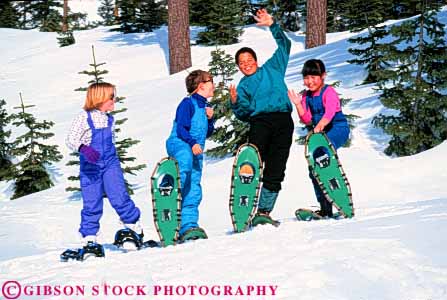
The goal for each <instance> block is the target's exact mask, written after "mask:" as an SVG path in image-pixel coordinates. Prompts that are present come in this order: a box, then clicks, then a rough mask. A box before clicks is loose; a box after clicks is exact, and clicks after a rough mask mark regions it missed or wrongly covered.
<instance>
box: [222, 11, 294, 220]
mask: <svg viewBox="0 0 447 300" xmlns="http://www.w3.org/2000/svg"><path fill="white" fill-rule="evenodd" d="M255 19H256V21H257V24H256V25H258V26H268V27H269V28H270V31H271V33H272V35H273V37H274V38H275V41H276V44H277V45H278V48H277V49H276V51H275V53H274V54H273V56H272V57H271V58H270V59H269V60H267V61H266V62H265V63H264V64H263V65H262V66H260V67H259V66H258V63H257V57H256V53H255V52H254V51H253V49H251V48H248V47H243V48H241V49H239V50H238V51H237V52H236V55H235V59H236V64H237V65H238V67H239V70H241V72H242V73H243V74H244V75H245V76H244V77H243V78H242V79H241V80H240V82H239V84H238V86H237V89H236V88H235V86H234V85H231V86H230V96H231V108H232V109H233V112H234V114H235V116H236V117H237V118H238V119H240V120H242V121H248V122H249V123H250V131H249V137H248V140H249V142H250V143H252V144H254V145H256V146H257V147H258V149H259V152H260V155H261V159H262V161H263V162H264V173H263V177H262V182H263V184H262V189H261V195H260V199H259V205H258V211H257V213H256V216H255V217H254V218H253V220H252V225H253V226H255V225H257V224H264V223H270V224H275V223H276V222H275V221H273V220H272V219H271V217H270V213H271V211H272V210H273V208H274V205H275V202H276V199H277V197H278V193H279V191H280V190H281V183H282V181H283V180H284V176H285V170H286V164H287V159H288V157H289V151H290V146H291V145H292V135H293V129H294V124H293V120H292V116H291V112H292V105H291V104H290V101H289V98H288V96H287V86H286V84H285V82H284V77H285V73H286V69H287V64H288V61H289V54H290V47H291V42H290V40H289V39H288V38H287V36H286V35H285V34H284V32H283V31H282V30H281V29H280V27H279V25H278V24H276V23H275V22H274V20H273V18H272V16H271V15H269V14H268V13H267V11H266V10H265V9H261V10H258V11H257V12H256V17H255Z"/></svg>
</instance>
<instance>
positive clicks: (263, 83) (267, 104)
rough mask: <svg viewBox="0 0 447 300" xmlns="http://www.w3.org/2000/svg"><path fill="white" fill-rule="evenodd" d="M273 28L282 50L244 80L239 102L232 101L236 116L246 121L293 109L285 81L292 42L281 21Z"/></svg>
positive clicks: (271, 29)
mask: <svg viewBox="0 0 447 300" xmlns="http://www.w3.org/2000/svg"><path fill="white" fill-rule="evenodd" d="M270 31H271V32H272V35H273V37H274V38H275V41H276V44H277V45H278V49H276V51H275V53H274V54H273V56H272V57H271V58H270V59H269V60H268V61H267V62H265V64H264V65H262V66H261V67H258V69H257V70H256V73H254V74H252V75H250V76H244V77H243V78H242V79H241V81H240V82H239V85H238V86H237V101H236V103H235V104H232V103H231V101H230V104H231V108H232V109H233V112H234V114H235V116H236V117H237V118H238V119H239V120H242V121H248V120H249V119H250V117H253V116H256V115H259V114H264V113H272V112H292V105H291V104H290V100H289V97H288V96H287V86H286V83H285V82H284V77H285V73H286V69H287V63H288V62H289V54H290V45H291V43H290V40H289V38H287V36H286V35H285V34H284V32H283V31H282V30H281V28H280V27H279V25H278V24H276V23H274V24H272V25H271V26H270Z"/></svg>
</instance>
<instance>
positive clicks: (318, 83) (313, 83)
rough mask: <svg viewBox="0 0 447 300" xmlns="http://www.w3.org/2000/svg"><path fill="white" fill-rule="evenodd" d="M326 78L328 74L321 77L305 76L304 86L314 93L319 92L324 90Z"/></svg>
mask: <svg viewBox="0 0 447 300" xmlns="http://www.w3.org/2000/svg"><path fill="white" fill-rule="evenodd" d="M324 78H326V73H323V74H322V75H321V76H320V75H306V76H304V85H305V86H306V87H307V88H308V89H309V90H310V91H312V92H318V91H320V90H321V89H322V88H323V85H324Z"/></svg>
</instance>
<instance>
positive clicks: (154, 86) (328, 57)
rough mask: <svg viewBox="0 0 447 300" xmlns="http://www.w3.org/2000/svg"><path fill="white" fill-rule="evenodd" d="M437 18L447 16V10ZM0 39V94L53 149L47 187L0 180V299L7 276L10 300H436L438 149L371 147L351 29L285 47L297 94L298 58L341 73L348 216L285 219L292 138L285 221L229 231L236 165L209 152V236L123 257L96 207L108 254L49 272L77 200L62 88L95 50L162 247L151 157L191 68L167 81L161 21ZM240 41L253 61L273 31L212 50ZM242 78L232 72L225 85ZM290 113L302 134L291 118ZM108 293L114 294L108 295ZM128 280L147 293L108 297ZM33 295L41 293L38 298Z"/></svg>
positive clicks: (441, 219)
mask: <svg viewBox="0 0 447 300" xmlns="http://www.w3.org/2000/svg"><path fill="white" fill-rule="evenodd" d="M440 18H441V20H443V22H444V23H447V9H446V8H444V10H443V11H442V12H441V13H440ZM194 31H195V30H193V35H194V33H195V32H194ZM0 36H1V37H2V42H1V43H0V53H1V55H0V87H1V89H0V99H2V98H4V99H5V100H6V101H7V104H8V110H10V111H12V110H13V107H14V106H17V105H18V104H19V101H20V100H19V96H18V93H19V92H21V93H22V95H23V97H24V100H25V104H35V105H36V107H34V108H32V109H31V112H32V113H33V114H35V116H36V117H37V118H38V119H39V120H43V119H46V120H51V121H54V122H55V126H54V127H53V129H52V132H54V133H55V136H54V137H53V138H52V139H51V140H50V141H49V142H50V143H54V144H58V145H60V147H59V150H60V151H61V152H62V154H63V155H64V159H63V160H62V161H61V162H59V163H58V164H56V165H55V166H54V167H53V168H52V170H51V172H52V176H53V178H54V180H55V183H56V185H55V187H54V188H51V189H49V190H46V191H43V192H40V193H36V194H33V195H29V196H27V197H23V198H19V199H17V200H13V201H9V198H10V196H11V195H12V193H13V192H12V186H11V183H5V182H0V222H1V224H2V226H1V227H0V245H1V251H0V285H1V287H2V288H1V290H0V292H1V293H2V294H0V299H12V298H10V297H12V295H13V294H14V291H19V289H18V287H17V286H16V285H14V283H12V285H11V283H9V281H16V282H17V283H18V284H20V285H21V287H22V290H21V291H22V295H21V296H20V297H19V298H18V299H170V300H180V299H188V300H190V299H194V300H195V299H207V300H214V299H224V300H230V299H231V300H234V299H240V300H249V299H250V300H254V299H269V300H273V299H274V300H279V299H288V300H297V299H300V300H301V299H337V300H338V299H353V300H354V299H356V300H357V299H364V300H370V299H390V300H391V299H393V300H396V299H408V300H410V299H411V300H429V299H430V300H435V299H436V300H441V299H447V256H446V250H445V249H446V247H447V187H446V182H447V168H446V164H445V155H446V153H447V142H444V143H442V144H441V145H439V146H438V147H436V148H434V149H431V150H429V151H426V152H424V153H421V154H418V155H414V156H411V157H403V158H390V157H388V156H386V155H384V154H383V152H382V150H383V149H384V148H385V146H386V142H387V139H388V138H387V137H386V136H384V135H383V134H382V132H381V131H380V130H378V129H375V128H373V127H372V125H371V119H372V117H373V116H374V115H376V114H377V113H379V112H381V111H383V110H384V107H383V106H382V105H381V103H380V102H379V100H378V98H377V94H375V92H374V91H373V86H372V85H366V86H358V84H359V83H360V82H361V80H362V77H363V76H364V75H365V73H364V71H363V69H362V68H361V67H360V66H353V65H350V64H348V63H347V62H346V60H347V59H349V58H351V57H352V56H351V55H350V54H349V53H348V52H347V49H348V48H349V46H350V44H349V43H348V42H347V39H348V38H349V37H351V36H352V34H351V33H336V34H329V35H328V37H327V39H328V41H327V45H325V46H322V47H318V48H314V49H310V50H304V36H303V35H299V34H297V35H294V34H289V37H290V39H291V40H292V53H291V57H290V62H289V66H288V71H287V77H286V81H287V84H288V86H289V87H290V88H294V89H295V90H301V89H302V87H303V84H302V78H301V75H300V74H299V72H300V70H301V68H302V65H303V63H304V61H306V60H307V59H310V58H320V59H322V60H323V61H324V62H325V63H326V66H327V69H328V70H329V73H328V78H327V82H329V83H330V82H333V81H335V80H340V81H341V87H339V88H337V91H338V92H339V93H341V94H342V95H343V97H348V98H352V99H353V101H352V102H351V103H350V104H349V105H348V107H346V108H345V111H346V112H347V113H354V114H356V115H359V116H360V117H361V118H360V119H359V120H358V121H357V123H356V128H355V130H354V131H353V135H354V140H353V145H352V146H351V147H350V148H347V149H341V150H340V151H339V153H340V159H341V160H342V163H343V167H344V169H345V171H346V173H347V176H348V179H349V181H350V183H351V186H352V190H353V201H354V206H355V210H356V216H355V218H353V219H350V220H340V221H335V220H325V221H319V222H298V221H296V220H295V217H294V211H295V210H296V209H297V208H299V207H315V206H316V204H317V203H316V201H315V200H314V195H313V189H312V185H311V182H310V180H309V178H308V174H307V166H306V161H305V159H304V154H303V152H304V148H303V146H299V145H297V144H294V145H293V146H292V149H291V156H290V158H289V161H288V165H287V171H286V179H285V181H284V184H283V190H282V191H281V193H280V196H279V199H278V202H277V205H276V207H275V210H274V211H273V217H274V218H277V219H279V220H280V221H281V226H279V227H278V228H274V227H269V226H262V227H258V228H256V229H254V230H251V231H249V232H246V233H243V234H237V235H234V234H231V229H232V225H231V220H230V216H229V212H228V197H229V192H230V174H231V164H232V162H233V160H232V159H224V160H210V159H207V160H206V162H205V166H204V173H203V180H202V186H203V192H204V199H203V202H202V204H201V206H200V213H201V215H200V225H201V226H202V227H203V228H205V229H206V231H207V233H208V236H209V239H208V240H200V241H197V242H192V243H187V244H184V245H179V246H175V247H167V248H165V249H160V248H156V249H146V250H143V251H138V252H136V251H132V252H129V253H127V254H123V253H120V252H119V251H116V250H115V248H114V247H113V246H112V245H111V243H112V242H113V236H114V233H115V231H116V230H118V229H119V228H120V224H119V221H118V217H117V215H116V214H115V213H114V211H113V209H112V208H111V207H110V205H109V204H108V203H106V207H105V211H104V216H103V218H102V219H101V235H100V237H99V242H101V243H103V244H104V245H105V247H106V258H105V259H94V258H91V259H88V260H87V261H85V262H83V263H79V262H68V263H61V262H59V254H60V253H61V252H62V251H63V250H64V249H65V248H67V247H77V246H79V243H80V239H79V236H78V233H77V230H78V226H79V222H80V210H81V207H82V203H81V201H79V200H73V199H70V194H69V193H66V192H65V187H66V186H67V184H68V183H67V180H66V178H67V177H68V176H69V175H74V174H75V173H76V168H71V167H67V166H65V164H66V162H67V161H68V160H70V157H69V150H68V149H67V148H66V146H65V137H66V134H67V131H68V129H69V126H70V125H71V121H72V119H73V118H74V117H75V115H76V114H78V112H79V111H80V109H81V106H82V105H83V101H84V94H83V93H81V92H75V91H73V90H74V89H76V88H78V87H80V86H85V85H86V82H87V80H88V79H87V76H85V75H80V74H78V72H79V71H82V70H85V69H87V68H88V64H90V63H91V60H92V58H91V45H94V46H95V50H96V58H97V62H106V65H105V66H104V68H105V69H107V70H109V74H107V75H105V80H106V81H108V82H111V83H114V84H116V85H117V88H118V94H119V96H125V97H126V100H125V105H126V107H127V108H128V111H127V117H129V120H128V121H127V123H125V126H123V132H124V133H125V135H128V136H130V137H132V138H136V139H139V140H141V143H139V144H138V145H136V146H134V147H132V148H131V151H130V152H131V153H130V154H131V155H132V156H135V157H137V163H146V164H147V168H146V169H144V171H142V172H140V173H139V175H138V177H135V178H131V179H130V181H131V182H134V183H136V184H137V185H138V186H139V188H138V189H137V191H136V194H135V195H134V196H133V199H134V200H135V201H136V204H137V205H138V206H139V207H140V208H141V210H142V217H143V219H142V221H143V225H144V232H145V235H146V237H147V238H152V239H158V236H157V234H156V232H155V228H154V225H153V220H152V204H151V201H150V189H149V188H148V186H147V184H148V181H149V178H150V174H151V172H152V170H153V168H154V167H155V164H156V163H157V161H158V160H160V159H161V158H162V157H164V156H166V153H165V139H166V138H167V136H168V134H169V131H170V129H171V124H172V120H173V117H174V114H175V109H176V106H177V104H178V102H179V101H180V100H181V99H182V97H183V96H184V95H185V88H184V78H185V76H186V74H187V73H186V72H181V73H179V74H175V75H172V76H169V74H168V65H167V57H168V46H167V44H168V41H167V28H166V27H163V28H161V29H159V30H156V31H155V32H153V33H150V34H146V33H144V34H127V35H123V34H121V33H117V32H109V31H108V29H107V28H97V29H93V30H89V31H82V32H76V33H75V38H76V44H75V45H73V46H70V47H65V48H59V47H58V45H57V42H56V34H53V33H42V32H38V31H34V30H33V31H21V30H13V29H3V28H1V29H0ZM242 46H250V47H252V48H254V49H255V50H256V51H257V54H258V58H259V62H260V64H262V63H263V62H264V61H265V60H267V59H268V58H269V57H270V55H271V54H272V53H273V51H274V50H275V47H276V46H275V43H274V40H273V38H272V37H271V34H270V32H269V31H268V30H266V29H262V28H257V27H255V26H249V27H246V28H245V33H244V35H243V36H242V39H241V43H240V44H236V45H231V46H226V47H223V49H224V50H225V51H226V52H227V53H229V54H232V55H233V54H234V53H235V52H236V51H237V49H239V48H240V47H242ZM212 50H214V48H213V47H203V46H193V47H192V60H193V67H192V69H197V68H203V69H207V65H208V62H209V60H210V51H212ZM239 78H240V74H239V75H238V76H237V78H236V81H235V82H237V81H238V80H239ZM118 108H119V107H118ZM293 117H294V120H295V125H296V130H297V131H298V129H299V123H298V118H297V114H296V112H294V113H293ZM108 285H110V286H114V285H116V286H118V288H115V290H114V291H115V295H116V296H114V294H113V293H112V292H111V289H107V286H108ZM136 285H141V286H144V287H142V288H143V291H145V293H146V294H147V295H146V296H144V295H142V294H141V293H140V294H138V293H137V290H136V289H135V290H133V289H132V288H129V289H128V295H126V294H125V293H124V292H123V291H121V292H119V291H120V289H119V288H122V289H123V290H124V288H125V287H126V286H127V287H130V286H136ZM26 286H28V290H27V289H26V288H25V287H26ZM45 286H46V287H47V289H48V287H51V288H52V289H53V290H52V291H53V292H52V293H51V294H45V293H44V292H42V291H43V290H44V288H45ZM166 286H168V288H169V286H172V287H173V288H174V293H173V295H170V294H169V293H165V292H166V290H163V291H164V292H161V291H160V292H158V293H156V291H157V290H158V288H159V287H160V288H166ZM188 286H196V287H197V288H199V287H202V289H201V293H202V295H201V294H200V293H199V292H198V289H197V290H194V289H193V288H191V287H190V288H189V289H188V291H187V292H185V294H184V295H182V290H183V289H186V288H187V287H188ZM213 286H216V288H215V289H214V293H212V292H211V288H212V287H213ZM225 286H226V291H227V293H226V295H225V293H224V290H225ZM252 286H253V287H254V290H255V291H256V288H259V287H264V288H265V291H266V294H265V295H263V294H262V293H261V294H260V295H259V294H256V293H255V292H252V293H251V294H250V295H248V291H249V290H250V288H251V287H252ZM38 287H41V288H42V290H39V288H38ZM56 287H61V288H64V287H65V295H64V294H63V293H62V294H60V293H59V295H58V294H57V293H56V292H55V288H56ZM70 287H78V288H82V287H83V288H84V294H83V293H80V292H79V293H78V294H77V295H75V294H73V295H70V293H69V292H70ZM98 287H99V290H98V291H97V290H96V289H97V288H98ZM238 288H240V289H239V290H238ZM207 289H208V292H207V293H205V290H207ZM31 290H32V291H34V295H30V291H31ZM38 290H39V291H40V292H39V293H38V292H37V291H38ZM217 290H219V291H220V292H221V293H217ZM95 291H97V292H98V293H95ZM176 291H177V292H176ZM192 291H195V292H192ZM229 291H231V292H232V295H231V294H229ZM238 291H239V292H238ZM261 291H262V290H261ZM8 293H11V295H9V294H8ZM67 294H68V295H67ZM218 294H219V295H218Z"/></svg>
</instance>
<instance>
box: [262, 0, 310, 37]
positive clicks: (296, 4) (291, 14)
mask: <svg viewBox="0 0 447 300" xmlns="http://www.w3.org/2000/svg"><path fill="white" fill-rule="evenodd" d="M261 7H262V8H266V9H267V11H269V12H270V14H271V15H272V16H273V18H274V19H275V22H277V23H278V24H279V25H280V26H281V28H282V29H284V30H286V31H298V30H300V29H301V27H302V25H303V23H304V17H305V15H306V12H305V11H306V0H291V1H278V0H264V1H260V2H258V4H257V6H256V8H257V9H259V8H261Z"/></svg>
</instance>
